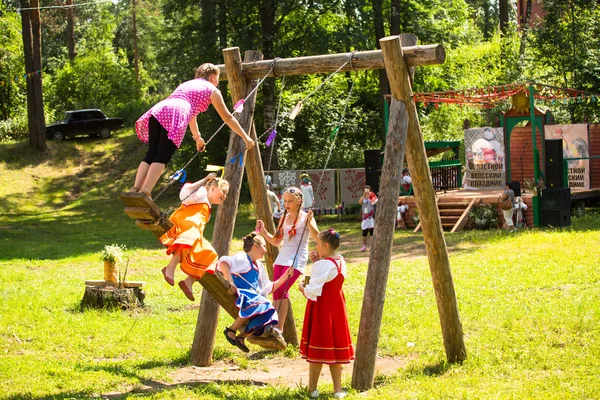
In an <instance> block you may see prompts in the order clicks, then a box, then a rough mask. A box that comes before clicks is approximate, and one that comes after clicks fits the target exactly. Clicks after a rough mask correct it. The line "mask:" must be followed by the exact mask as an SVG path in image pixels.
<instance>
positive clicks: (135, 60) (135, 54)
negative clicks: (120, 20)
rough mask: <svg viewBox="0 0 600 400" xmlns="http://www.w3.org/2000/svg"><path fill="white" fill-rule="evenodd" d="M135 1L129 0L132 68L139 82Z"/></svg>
mask: <svg viewBox="0 0 600 400" xmlns="http://www.w3.org/2000/svg"><path fill="white" fill-rule="evenodd" d="M135 9H136V3H135V0H131V20H132V21H131V22H132V25H133V70H134V71H135V81H136V82H138V83H139V82H140V60H139V53H138V34H137V18H136V10H135Z"/></svg>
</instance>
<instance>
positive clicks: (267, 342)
mask: <svg viewBox="0 0 600 400" xmlns="http://www.w3.org/2000/svg"><path fill="white" fill-rule="evenodd" d="M246 340H247V341H248V342H250V343H252V344H255V345H257V346H260V347H262V348H264V349H269V350H279V351H281V350H285V348H286V345H285V344H283V343H281V342H280V341H278V340H277V339H275V338H274V337H273V336H265V337H263V336H248V337H247V338H246Z"/></svg>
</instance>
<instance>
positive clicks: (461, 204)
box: [438, 201, 469, 210]
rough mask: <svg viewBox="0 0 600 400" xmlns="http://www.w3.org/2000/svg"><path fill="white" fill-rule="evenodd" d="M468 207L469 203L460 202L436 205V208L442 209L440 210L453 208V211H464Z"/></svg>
mask: <svg viewBox="0 0 600 400" xmlns="http://www.w3.org/2000/svg"><path fill="white" fill-rule="evenodd" d="M468 206H469V203H465V202H464V201H461V202H456V201H452V202H446V203H441V202H440V203H438V208H439V209H442V208H455V209H463V210H464V209H465V208H467V207H468Z"/></svg>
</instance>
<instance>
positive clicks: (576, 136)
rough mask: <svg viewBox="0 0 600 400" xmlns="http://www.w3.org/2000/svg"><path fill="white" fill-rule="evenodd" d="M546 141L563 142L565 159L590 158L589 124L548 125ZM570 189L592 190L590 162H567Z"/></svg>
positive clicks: (546, 127) (545, 130)
mask: <svg viewBox="0 0 600 400" xmlns="http://www.w3.org/2000/svg"><path fill="white" fill-rule="evenodd" d="M544 133H545V134H546V139H562V140H563V157H564V158H579V157H589V156H590V152H589V141H588V126H587V124H573V125H546V126H545V127H544ZM567 162H568V169H567V173H568V180H569V187H570V188H572V189H589V188H590V160H567Z"/></svg>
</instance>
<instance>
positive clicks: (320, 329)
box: [300, 228, 354, 399]
mask: <svg viewBox="0 0 600 400" xmlns="http://www.w3.org/2000/svg"><path fill="white" fill-rule="evenodd" d="M339 245H340V234H339V233H336V232H335V231H334V230H333V229H331V228H330V229H327V230H324V231H321V232H320V233H319V235H318V237H317V246H316V247H317V251H316V252H314V251H313V252H311V254H310V258H311V260H312V261H313V262H314V264H313V266H312V269H311V274H310V282H309V283H308V284H306V285H305V284H304V283H302V284H301V285H300V292H302V294H304V296H305V297H306V298H307V299H308V302H307V304H306V312H305V313H304V326H303V327H302V339H301V342H300V354H301V355H302V358H305V359H306V361H308V362H309V363H310V365H309V368H308V391H309V392H310V396H311V397H313V398H316V397H319V391H318V390H317V383H318V381H319V375H320V374H321V368H322V367H323V364H329V371H330V372H331V379H332V380H333V389H334V391H335V395H334V397H335V398H336V399H341V398H343V397H344V396H345V395H346V393H345V392H343V391H342V364H349V363H350V360H353V359H354V348H353V347H352V340H351V338H350V329H349V327H348V314H347V313H346V299H345V298H344V292H343V290H342V285H343V284H344V279H345V276H346V262H345V261H344V259H343V257H342V256H340V255H338V254H336V253H335V251H336V250H337V248H338V247H339Z"/></svg>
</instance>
